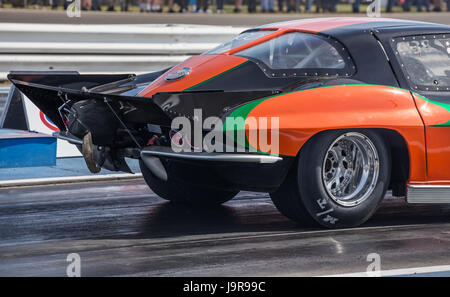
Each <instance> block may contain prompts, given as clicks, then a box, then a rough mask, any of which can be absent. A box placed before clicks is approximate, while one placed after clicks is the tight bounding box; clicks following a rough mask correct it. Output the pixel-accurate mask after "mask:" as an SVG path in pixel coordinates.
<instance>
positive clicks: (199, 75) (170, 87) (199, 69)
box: [138, 55, 247, 97]
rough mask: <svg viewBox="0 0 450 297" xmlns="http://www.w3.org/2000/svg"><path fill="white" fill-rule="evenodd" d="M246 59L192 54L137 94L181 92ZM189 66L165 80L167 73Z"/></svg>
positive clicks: (146, 95)
mask: <svg viewBox="0 0 450 297" xmlns="http://www.w3.org/2000/svg"><path fill="white" fill-rule="evenodd" d="M246 61H247V59H245V58H241V57H237V56H228V55H200V56H194V57H191V58H189V59H187V60H186V61H184V62H183V63H180V64H178V65H177V66H175V67H173V68H172V69H170V70H169V71H168V72H166V73H164V74H163V75H161V76H160V77H158V78H157V79H156V80H155V81H153V82H152V83H151V84H149V85H148V86H147V87H146V88H145V89H143V90H142V91H141V92H140V93H139V95H138V96H142V97H151V96H153V95H154V94H156V93H160V92H181V91H183V90H186V89H188V88H190V87H192V86H195V85H196V84H199V83H202V82H204V81H206V80H208V79H211V78H213V77H214V76H216V75H219V74H222V73H223V72H225V71H227V70H230V69H232V68H234V67H236V66H239V65H241V64H242V63H245V62H246ZM184 67H190V68H191V73H190V74H189V75H188V76H187V77H185V78H183V79H179V80H175V81H167V80H165V78H166V76H167V74H168V73H170V72H173V71H177V70H179V69H182V68H184Z"/></svg>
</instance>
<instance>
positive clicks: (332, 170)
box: [322, 132, 379, 206]
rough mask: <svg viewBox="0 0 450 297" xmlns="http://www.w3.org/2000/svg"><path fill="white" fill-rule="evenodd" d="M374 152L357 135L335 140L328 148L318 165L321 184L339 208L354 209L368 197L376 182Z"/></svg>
mask: <svg viewBox="0 0 450 297" xmlns="http://www.w3.org/2000/svg"><path fill="white" fill-rule="evenodd" d="M378 172H379V160H378V152H377V149H376V148H375V145H374V144H373V143H372V141H371V140H370V139H369V138H368V137H367V136H365V135H364V134H361V133H356V132H349V133H345V134H343V135H341V136H339V137H338V138H337V139H336V140H335V141H334V142H333V143H332V144H331V145H330V147H329V148H328V150H327V152H326V154H325V158H324V161H323V165H322V181H323V184H324V187H325V189H326V191H327V193H328V195H329V196H330V197H331V198H332V199H333V200H334V201H335V202H336V203H338V204H339V205H342V206H354V205H358V204H360V203H362V202H363V201H364V200H366V199H367V198H368V197H369V196H370V194H372V192H373V189H374V188H375V186H376V184H377V181H378Z"/></svg>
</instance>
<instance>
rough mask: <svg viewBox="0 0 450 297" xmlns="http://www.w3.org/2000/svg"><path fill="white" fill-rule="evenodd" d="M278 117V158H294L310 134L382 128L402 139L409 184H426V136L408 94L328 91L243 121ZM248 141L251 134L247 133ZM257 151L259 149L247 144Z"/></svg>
mask: <svg viewBox="0 0 450 297" xmlns="http://www.w3.org/2000/svg"><path fill="white" fill-rule="evenodd" d="M275 116H278V117H279V131H280V132H279V133H280V135H279V146H280V152H279V153H280V154H282V155H289V156H295V155H297V153H298V152H299V150H300V149H301V147H302V146H303V144H304V143H305V142H306V141H307V140H308V139H309V138H310V137H312V136H313V135H314V134H316V133H318V132H320V131H323V130H328V129H345V128H384V129H391V130H394V131H397V132H398V133H399V134H400V135H401V136H403V138H404V139H405V141H406V143H407V146H408V150H409V156H410V160H411V168H410V180H411V181H419V182H420V181H425V180H426V154H425V135H424V127H423V122H422V119H421V117H420V115H419V113H418V111H417V108H416V106H415V104H414V100H413V98H412V96H411V93H410V92H408V91H406V90H401V89H397V88H392V87H384V86H375V85H374V86H371V85H346V86H330V87H323V88H316V89H310V90H305V91H298V92H292V93H287V94H283V95H280V96H275V97H272V98H269V99H267V100H265V101H262V102H261V103H260V104H258V105H257V106H256V107H255V108H254V109H252V110H251V111H250V113H249V114H248V117H255V118H259V117H275ZM246 133H247V135H249V133H250V131H248V130H246ZM250 145H251V146H253V147H256V148H258V149H260V148H259V147H258V143H250Z"/></svg>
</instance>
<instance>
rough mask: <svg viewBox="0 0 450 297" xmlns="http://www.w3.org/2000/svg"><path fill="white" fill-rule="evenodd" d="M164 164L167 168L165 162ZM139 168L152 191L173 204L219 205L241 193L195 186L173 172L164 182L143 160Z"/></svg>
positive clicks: (140, 161)
mask: <svg viewBox="0 0 450 297" xmlns="http://www.w3.org/2000/svg"><path fill="white" fill-rule="evenodd" d="M162 163H163V165H164V167H165V168H167V167H166V164H164V162H163V161H162ZM139 166H140V168H141V172H142V175H143V177H144V180H145V182H146V183H147V185H148V186H149V187H150V189H152V191H153V192H155V193H156V194H157V195H158V196H160V197H161V198H163V199H166V200H169V201H171V202H176V203H186V204H192V205H219V204H222V203H225V202H227V201H229V200H231V199H232V198H233V197H234V196H236V195H237V193H239V191H224V190H219V189H215V188H213V187H210V186H201V185H193V184H191V183H187V182H184V181H183V180H182V179H181V178H179V177H178V176H175V174H174V172H173V171H172V172H170V173H168V177H167V181H164V180H161V179H160V178H158V177H156V176H155V175H154V174H153V173H152V172H151V171H150V170H149V169H148V168H147V167H146V166H145V164H144V162H142V160H139ZM193 174H195V172H193Z"/></svg>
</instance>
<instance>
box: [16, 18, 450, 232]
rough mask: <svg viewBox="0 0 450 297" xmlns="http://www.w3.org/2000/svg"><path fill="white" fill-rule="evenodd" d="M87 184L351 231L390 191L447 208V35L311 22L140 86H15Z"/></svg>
mask: <svg viewBox="0 0 450 297" xmlns="http://www.w3.org/2000/svg"><path fill="white" fill-rule="evenodd" d="M9 79H10V80H11V82H12V83H13V84H14V85H15V87H16V88H18V89H19V90H20V91H21V92H23V93H24V94H25V95H26V96H27V97H28V98H30V100H32V101H33V102H34V103H35V104H36V105H37V107H39V108H40V109H41V110H42V111H43V112H44V113H45V114H46V115H47V116H48V117H49V118H50V119H51V120H52V121H53V122H54V123H55V124H56V125H57V126H58V127H59V129H60V132H59V133H57V134H56V136H57V137H60V138H63V139H66V140H68V141H70V142H72V143H74V144H77V145H78V146H79V148H80V150H81V151H82V153H83V156H84V158H85V160H86V163H87V165H88V167H89V169H91V171H93V172H98V171H99V170H100V169H101V167H104V168H107V169H110V170H117V171H126V172H129V171H130V170H129V167H128V166H127V164H126V162H125V158H126V157H127V158H136V159H140V165H141V170H142V173H143V176H144V178H145V180H146V182H147V183H148V185H149V186H150V188H151V189H152V190H153V191H154V192H155V193H156V194H158V195H159V196H161V197H162V198H165V199H167V200H170V201H173V202H178V203H192V204H198V205H208V204H209V205H211V204H220V203H223V202H226V201H228V200H230V199H232V198H233V197H234V196H235V195H236V194H237V193H238V191H240V190H251V191H261V192H268V193H270V196H271V197H272V200H273V202H274V204H275V205H276V207H277V208H278V209H279V210H280V212H281V213H283V214H284V215H286V216H287V217H289V218H291V219H293V220H296V221H300V222H304V223H308V224H320V225H322V226H325V227H330V228H336V227H347V226H356V225H359V224H361V223H363V222H365V221H366V220H367V219H369V218H370V217H371V215H372V214H373V213H374V212H375V211H376V209H377V207H378V205H379V204H380V202H381V201H382V199H383V198H384V196H385V194H386V191H387V190H392V195H394V196H406V199H407V201H408V202H409V203H449V202H450V27H448V26H443V25H439V24H431V23H422V22H412V21H404V20H394V19H381V18H376V19H372V18H318V19H304V20H298V21H289V22H283V23H274V24H269V25H265V26H260V27H257V28H253V29H250V30H247V31H245V32H243V33H241V34H240V35H238V36H237V37H236V38H235V39H233V40H231V41H230V42H227V43H224V44H222V45H220V46H219V47H217V48H214V49H212V50H210V51H208V52H206V53H204V54H202V55H199V56H194V57H191V58H189V59H188V60H186V61H184V62H182V63H181V64H179V65H177V66H175V67H173V68H170V69H164V70H162V71H159V72H154V73H148V74H143V75H137V76H136V75H129V74H127V75H80V74H78V73H74V72H56V73H55V72H38V73H31V72H12V73H10V74H9Z"/></svg>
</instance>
